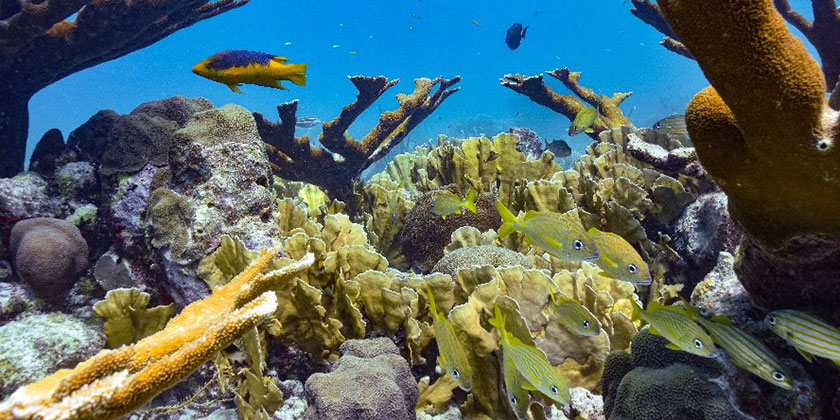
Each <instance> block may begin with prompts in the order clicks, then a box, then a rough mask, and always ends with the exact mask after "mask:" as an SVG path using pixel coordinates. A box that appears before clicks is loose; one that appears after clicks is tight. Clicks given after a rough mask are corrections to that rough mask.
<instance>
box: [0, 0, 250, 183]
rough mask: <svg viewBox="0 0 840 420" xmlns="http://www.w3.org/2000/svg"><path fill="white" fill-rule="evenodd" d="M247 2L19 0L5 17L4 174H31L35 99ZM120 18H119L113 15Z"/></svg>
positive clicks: (1, 59) (1, 63) (0, 40)
mask: <svg viewBox="0 0 840 420" xmlns="http://www.w3.org/2000/svg"><path fill="white" fill-rule="evenodd" d="M246 3H247V0H223V1H216V2H211V1H206V0H200V1H187V0H165V1H155V2H125V1H121V0H105V1H91V0H72V1H48V2H39V1H30V0H25V1H11V2H8V1H7V2H4V3H3V9H2V15H0V79H2V80H4V81H5V82H4V83H3V86H2V87H0V89H1V90H0V97H2V98H4V99H3V101H2V103H0V136H2V138H3V139H4V141H3V142H2V143H0V155H2V156H3V159H0V176H2V177H11V176H14V175H15V174H17V173H18V172H20V171H21V170H22V169H23V163H24V157H25V152H26V138H27V133H28V130H29V111H28V103H29V99H30V98H31V97H32V96H33V95H34V94H35V93H37V92H38V91H40V90H41V89H43V88H45V87H46V86H49V85H50V84H52V83H54V82H56V81H58V80H60V79H63V78H65V77H67V76H69V75H71V74H73V73H76V72H78V71H81V70H84V69H86V68H89V67H93V66H95V65H97V64H100V63H103V62H106V61H110V60H113V59H115V58H118V57H122V56H124V55H126V54H128V53H130V52H132V51H135V50H138V49H141V48H144V47H146V46H149V45H151V44H153V43H155V42H157V41H159V40H161V39H163V38H165V37H167V36H169V35H171V34H172V33H174V32H176V31H178V30H181V29H183V28H186V27H188V26H190V25H192V24H194V23H196V22H199V21H202V20H204V19H208V18H210V17H213V16H216V15H218V14H220V13H224V12H226V11H228V10H231V9H234V8H237V7H239V6H242V5H244V4H246ZM114 16H118V18H113V17H114Z"/></svg>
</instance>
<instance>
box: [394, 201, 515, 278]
mask: <svg viewBox="0 0 840 420" xmlns="http://www.w3.org/2000/svg"><path fill="white" fill-rule="evenodd" d="M451 191H454V188H453V187H448V189H440V190H433V191H430V192H428V193H426V194H423V195H422V196H421V197H420V198H418V199H417V202H416V204H415V205H414V207H413V208H412V209H411V211H410V212H409V213H408V216H407V217H406V220H405V227H404V228H403V232H402V238H401V243H402V251H403V254H405V257H406V260H407V261H408V263H409V265H411V266H412V267H415V268H417V269H419V270H420V271H421V272H424V273H428V272H430V271H431V270H432V268H433V267H434V265H435V264H436V263H437V262H438V261H439V260H440V259H441V258H442V257H443V249H444V248H445V247H446V245H447V244H449V240H450V235H452V233H453V232H455V230H457V229H458V228H460V227H462V226H473V227H475V228H476V229H478V230H479V231H482V232H483V231H485V230H488V229H496V228H498V227H499V225H501V224H502V219H501V217H500V216H499V212H498V211H497V210H496V203H495V201H496V200H495V198H494V197H493V195H492V194H488V193H482V194H479V196H478V198H477V199H476V202H475V204H476V208H477V210H478V212H477V213H476V214H473V213H472V212H470V211H468V210H465V211H464V212H462V213H461V214H450V215H449V216H447V217H446V219H443V218H441V216H439V215H437V214H434V213H432V205H433V204H434V202H435V200H436V199H437V198H438V197H440V196H441V195H443V194H446V193H448V192H451Z"/></svg>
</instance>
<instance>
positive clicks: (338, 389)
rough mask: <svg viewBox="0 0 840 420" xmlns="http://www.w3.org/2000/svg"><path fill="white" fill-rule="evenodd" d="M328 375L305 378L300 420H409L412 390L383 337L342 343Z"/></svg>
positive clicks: (413, 386)
mask: <svg viewBox="0 0 840 420" xmlns="http://www.w3.org/2000/svg"><path fill="white" fill-rule="evenodd" d="M340 350H341V353H342V357H341V359H339V361H338V364H337V365H336V366H335V368H334V369H333V371H332V372H330V373H316V374H314V375H312V376H310V377H309V379H307V380H306V399H307V401H308V403H309V407H308V408H307V409H306V413H305V414H304V419H305V420H407V419H411V420H413V419H414V418H415V414H414V406H415V405H416V404H417V399H418V388H417V382H416V381H415V380H414V376H412V374H411V369H410V368H409V366H408V362H407V361H406V360H405V359H403V358H402V357H401V356H400V355H399V350H398V349H397V346H396V345H394V343H393V342H391V341H390V340H389V339H388V338H376V339H370V340H348V341H346V342H344V343H343V344H342V345H341V349H340Z"/></svg>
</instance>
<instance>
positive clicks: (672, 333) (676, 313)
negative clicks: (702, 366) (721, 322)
mask: <svg viewBox="0 0 840 420" xmlns="http://www.w3.org/2000/svg"><path fill="white" fill-rule="evenodd" d="M630 303H631V304H632V305H633V316H632V317H631V318H630V319H631V320H633V321H636V320H638V319H642V320H644V321H645V322H647V323H648V324H650V333H651V334H653V335H658V336H660V337H664V338H665V339H667V340H668V341H670V343H668V345H667V346H665V347H667V348H669V349H671V350H676V351H680V350H682V351H685V352H688V353H691V354H694V355H697V356H700V357H713V356H714V354H715V350H716V349H715V343H714V342H713V341H712V338H711V337H709V335H708V334H706V332H705V331H703V329H702V328H700V326H699V325H697V323H696V322H694V321H692V320H691V317H690V316H689V315H688V313H686V311H685V309H683V308H680V307H679V306H674V305H668V306H663V305H662V304H660V303H658V302H651V303H650V305H648V310H647V311H645V310H644V309H642V308H641V307H640V306H639V304H638V303H636V300H635V299H630Z"/></svg>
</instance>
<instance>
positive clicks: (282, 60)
mask: <svg viewBox="0 0 840 420" xmlns="http://www.w3.org/2000/svg"><path fill="white" fill-rule="evenodd" d="M271 61H274V62H275V63H280V64H283V63H285V62H287V61H289V59H288V58H286V57H280V56H279V55H275V56H274V57H272V58H271Z"/></svg>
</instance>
